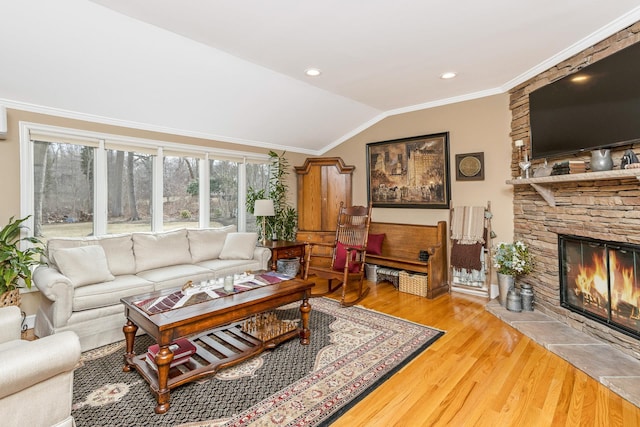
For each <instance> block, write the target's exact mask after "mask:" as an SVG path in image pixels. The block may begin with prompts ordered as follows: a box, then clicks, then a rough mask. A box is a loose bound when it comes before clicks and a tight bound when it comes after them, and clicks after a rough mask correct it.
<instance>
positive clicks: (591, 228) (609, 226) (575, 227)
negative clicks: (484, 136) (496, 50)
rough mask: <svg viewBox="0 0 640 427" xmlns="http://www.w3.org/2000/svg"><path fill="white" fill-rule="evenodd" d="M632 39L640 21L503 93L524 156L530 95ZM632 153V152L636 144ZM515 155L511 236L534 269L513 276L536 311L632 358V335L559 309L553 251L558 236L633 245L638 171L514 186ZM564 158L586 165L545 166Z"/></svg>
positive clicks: (639, 209) (639, 230)
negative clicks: (529, 290) (528, 291)
mask: <svg viewBox="0 0 640 427" xmlns="http://www.w3.org/2000/svg"><path fill="white" fill-rule="evenodd" d="M639 41H640V23H636V24H634V25H632V26H631V27H629V28H627V29H625V30H622V31H620V32H618V33H617V34H615V35H613V36H611V37H609V38H608V39H606V40H603V41H602V42H600V43H598V44H597V45H595V46H593V47H591V48H589V49H586V50H585V51H583V52H581V53H579V54H577V55H575V56H574V57H572V58H570V59H568V60H566V61H564V62H562V63H560V64H558V65H557V66H555V67H553V68H551V69H549V70H547V71H545V72H544V73H542V74H540V75H538V76H536V77H534V78H532V79H530V80H529V81H527V82H525V83H523V84H521V85H519V86H518V87H516V88H514V89H513V90H512V91H511V93H510V95H511V99H510V108H511V112H512V122H511V138H512V140H513V141H515V140H523V141H524V143H525V147H528V148H529V150H530V141H529V132H530V129H529V93H530V92H531V91H533V90H535V89H537V88H539V87H541V86H544V85H546V84H548V83H550V82H552V81H555V80H557V79H559V78H562V77H564V76H566V75H568V74H571V73H573V72H574V71H576V70H577V69H580V68H582V67H584V66H587V65H588V64H590V63H592V62H595V61H597V60H599V59H602V58H604V57H606V56H608V55H610V54H612V53H614V52H616V51H618V50H620V49H622V48H624V47H626V46H629V45H630V44H633V43H637V42H639ZM625 148H629V147H624V148H622V149H621V150H619V151H614V152H613V158H614V164H615V165H616V166H619V165H620V158H621V156H622V154H623V152H624V149H625ZM632 148H633V149H634V151H635V152H636V153H637V154H640V145H636V146H634V147H632ZM519 154H520V152H519V150H518V149H517V148H516V147H515V145H514V146H513V154H512V162H511V170H512V178H513V179H511V180H509V181H507V183H508V184H511V185H513V208H514V236H515V239H518V240H522V241H523V242H525V243H526V244H527V245H528V246H529V247H530V250H531V252H532V254H533V255H534V257H535V262H536V266H535V270H534V274H529V275H527V276H525V277H523V278H520V279H518V282H521V283H529V284H531V285H532V287H533V291H534V298H535V301H536V305H535V309H536V310H540V311H542V312H544V313H545V314H547V315H549V316H551V317H554V318H556V319H558V320H560V321H562V322H564V323H566V324H568V325H569V326H572V327H574V328H575V329H578V330H580V331H583V332H585V333H587V334H589V335H591V336H593V337H595V338H598V339H600V340H602V341H605V342H609V343H611V344H612V345H614V346H615V347H616V348H618V349H619V350H621V351H623V352H625V353H627V354H629V355H631V356H633V357H635V358H636V359H640V338H639V337H638V336H637V335H634V334H630V333H629V331H627V330H621V329H620V328H618V329H616V328H611V327H610V324H608V323H607V322H606V321H605V322H602V321H601V320H596V319H595V318H593V317H592V316H584V315H583V314H584V313H581V312H578V311H581V310H582V311H585V308H584V307H577V308H576V307H573V308H574V310H571V309H569V308H568V307H566V305H567V303H568V301H564V302H563V301H562V299H561V293H560V282H561V270H560V268H559V266H560V253H559V252H560V251H559V246H558V240H559V236H562V235H565V236H577V237H580V238H586V239H587V240H588V241H600V242H615V244H617V245H619V246H620V245H621V246H625V247H627V246H631V247H633V248H637V247H640V181H639V178H638V176H640V170H635V171H629V170H627V171H624V170H623V171H621V170H619V167H616V168H614V170H613V171H608V172H590V173H586V174H576V175H560V176H550V177H546V178H532V179H529V180H519V179H517V177H519V176H520V170H519V168H518V162H519V160H520V159H519ZM564 160H585V161H587V162H588V161H589V153H585V155H583V156H574V157H571V158H565V159H553V160H552V161H551V163H552V164H553V163H554V162H560V161H564ZM540 166H541V162H540V161H538V162H534V164H533V165H532V168H531V169H532V170H533V171H535V170H536V169H537V168H538V167H540ZM636 289H637V288H636ZM589 298H591V297H589ZM574 302H575V301H574ZM609 302H610V301H609ZM563 305H564V306H563ZM636 305H637V304H636ZM592 311H595V309H594V310H592Z"/></svg>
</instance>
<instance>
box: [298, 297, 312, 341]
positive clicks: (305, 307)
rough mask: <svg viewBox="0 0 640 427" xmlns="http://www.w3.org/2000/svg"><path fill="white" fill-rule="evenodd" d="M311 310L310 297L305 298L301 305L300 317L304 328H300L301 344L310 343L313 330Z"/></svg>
mask: <svg viewBox="0 0 640 427" xmlns="http://www.w3.org/2000/svg"><path fill="white" fill-rule="evenodd" d="M309 312H311V304H309V298H306V297H305V298H304V299H303V300H302V304H301V305H300V317H301V319H302V329H301V330H300V344H303V345H307V344H309V342H310V341H309V337H311V330H309Z"/></svg>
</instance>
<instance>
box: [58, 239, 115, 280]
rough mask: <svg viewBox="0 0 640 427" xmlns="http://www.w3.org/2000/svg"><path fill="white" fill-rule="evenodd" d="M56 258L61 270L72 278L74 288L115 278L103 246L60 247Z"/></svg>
mask: <svg viewBox="0 0 640 427" xmlns="http://www.w3.org/2000/svg"><path fill="white" fill-rule="evenodd" d="M55 259H56V264H57V265H58V268H59V269H60V272H61V273H62V274H64V275H65V276H67V277H68V278H69V280H71V284H72V285H73V287H74V288H77V287H80V286H84V285H90V284H93V283H102V282H109V281H111V280H113V279H115V277H113V274H111V271H109V265H108V264H107V257H106V255H105V253H104V249H102V246H99V245H91V246H81V247H78V248H68V249H58V250H56V251H55Z"/></svg>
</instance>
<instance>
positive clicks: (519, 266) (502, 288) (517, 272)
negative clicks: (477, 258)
mask: <svg viewBox="0 0 640 427" xmlns="http://www.w3.org/2000/svg"><path fill="white" fill-rule="evenodd" d="M493 262H494V267H496V268H497V272H498V288H499V301H500V304H501V305H502V306H505V304H506V300H507V293H508V292H509V289H511V288H513V287H514V286H515V279H516V277H517V276H521V275H523V274H528V273H530V272H531V270H532V269H533V258H532V257H531V254H530V253H529V248H527V246H526V245H525V244H524V243H522V242H521V241H516V242H513V243H504V242H501V243H498V245H497V246H496V248H495V249H494V252H493Z"/></svg>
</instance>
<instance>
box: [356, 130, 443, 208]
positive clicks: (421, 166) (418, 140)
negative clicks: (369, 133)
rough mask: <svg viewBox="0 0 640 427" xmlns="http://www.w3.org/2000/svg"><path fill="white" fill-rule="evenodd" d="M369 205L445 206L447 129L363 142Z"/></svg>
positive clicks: (399, 206) (392, 206) (389, 206)
mask: <svg viewBox="0 0 640 427" xmlns="http://www.w3.org/2000/svg"><path fill="white" fill-rule="evenodd" d="M367 191H368V195H369V200H370V201H371V203H372V204H373V207H380V208H427V209H448V208H449V202H450V200H451V188H450V177H449V132H443V133H437V134H433V135H423V136H414V137H411V138H403V139H395V140H392V141H382V142H371V143H369V144H367Z"/></svg>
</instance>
